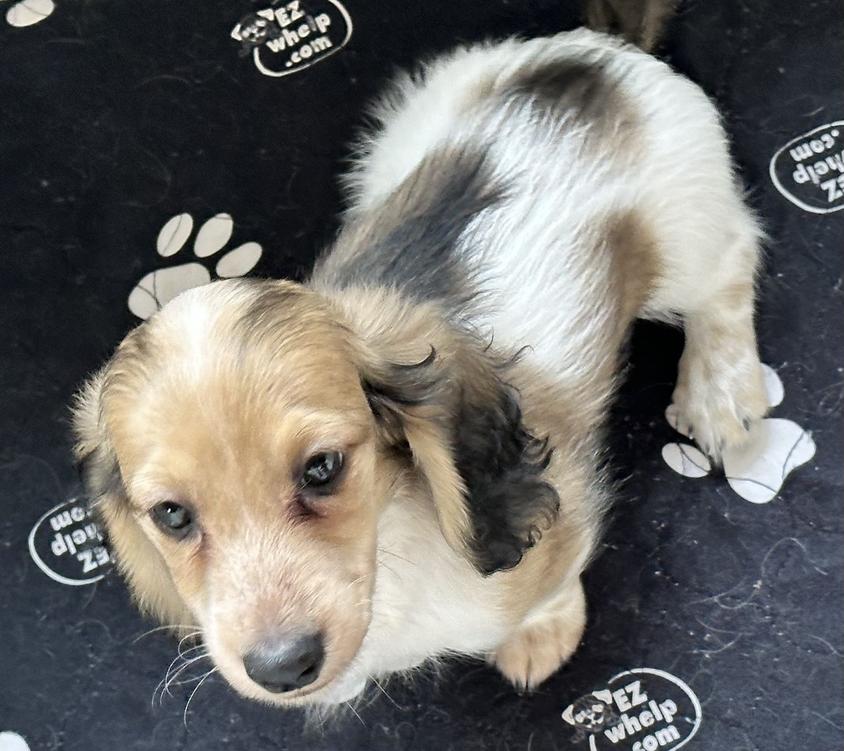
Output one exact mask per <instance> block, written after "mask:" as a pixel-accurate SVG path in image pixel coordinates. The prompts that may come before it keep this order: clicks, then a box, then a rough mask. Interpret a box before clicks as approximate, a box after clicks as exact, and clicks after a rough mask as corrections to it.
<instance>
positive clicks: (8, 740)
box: [0, 730, 29, 751]
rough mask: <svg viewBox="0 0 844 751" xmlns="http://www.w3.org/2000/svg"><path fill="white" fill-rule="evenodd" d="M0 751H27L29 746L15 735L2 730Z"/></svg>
mask: <svg viewBox="0 0 844 751" xmlns="http://www.w3.org/2000/svg"><path fill="white" fill-rule="evenodd" d="M0 751H29V744H28V743H27V742H26V741H25V740H24V739H23V738H22V737H21V736H20V735H18V734H17V733H13V732H11V731H10V730H4V731H3V732H2V733H0Z"/></svg>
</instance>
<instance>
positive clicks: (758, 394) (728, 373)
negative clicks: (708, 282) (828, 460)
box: [670, 247, 768, 460]
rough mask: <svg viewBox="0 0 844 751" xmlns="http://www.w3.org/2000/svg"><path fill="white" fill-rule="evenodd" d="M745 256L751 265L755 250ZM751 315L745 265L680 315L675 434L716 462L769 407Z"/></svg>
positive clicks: (749, 281) (750, 277)
mask: <svg viewBox="0 0 844 751" xmlns="http://www.w3.org/2000/svg"><path fill="white" fill-rule="evenodd" d="M745 253H746V254H750V253H752V254H753V255H752V258H753V259H754V261H755V258H756V253H757V250H756V248H755V247H753V248H750V249H748V250H747V251H745ZM753 265H754V266H755V263H754V264H753ZM741 266H744V264H738V267H739V268H741ZM753 312H754V291H753V272H752V270H751V271H749V272H748V271H747V270H746V267H745V270H743V271H737V272H736V274H735V275H734V277H733V278H731V279H729V280H727V282H726V283H725V284H723V285H721V286H719V288H717V289H716V290H715V291H713V292H712V294H710V295H708V296H707V297H706V299H705V300H704V301H703V304H698V305H697V306H696V307H695V308H694V309H692V310H685V311H683V319H684V328H685V332H686V346H685V349H684V351H683V356H682V357H681V359H680V365H679V370H678V377H677V386H676V388H675V389H674V395H673V397H672V406H671V408H670V410H671V412H673V418H674V419H676V421H677V422H676V426H677V428H678V430H679V431H680V432H682V433H685V434H686V435H688V436H690V437H691V438H694V440H695V441H696V442H697V444H698V445H699V446H700V447H701V449H703V451H705V452H706V453H707V454H709V456H711V457H713V458H714V459H715V460H718V459H719V458H720V456H721V453H722V452H723V450H724V449H725V448H726V447H727V446H734V445H739V444H741V443H742V442H743V441H744V440H745V439H746V437H747V432H748V430H749V429H750V427H751V425H752V424H753V422H754V421H756V420H759V419H760V418H761V417H763V416H764V414H765V412H766V411H767V409H768V402H767V397H766V394H765V385H764V380H763V377H762V366H761V364H760V362H759V354H758V351H757V347H756V333H755V331H754V328H753Z"/></svg>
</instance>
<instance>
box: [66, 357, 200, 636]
mask: <svg viewBox="0 0 844 751" xmlns="http://www.w3.org/2000/svg"><path fill="white" fill-rule="evenodd" d="M107 372H108V366H106V367H105V368H103V369H102V370H101V371H100V372H99V373H97V374H96V375H94V376H93V377H92V378H91V379H90V380H89V381H88V382H87V383H86V384H85V385H84V386H83V388H82V389H81V391H80V392H79V394H78V395H77V397H76V401H75V404H74V406H73V430H74V433H75V436H76V444H75V448H74V453H75V455H76V460H77V462H78V463H79V466H80V471H81V474H82V479H83V482H84V484H85V490H86V493H87V495H88V499H89V503H90V504H91V506H92V509H93V511H94V512H95V515H96V517H97V519H98V520H99V521H100V522H101V523H102V524H103V525H104V527H105V531H106V539H107V543H108V545H109V547H110V549H111V554H112V555H113V556H114V558H115V560H116V562H117V567H118V569H119V570H120V572H121V573H122V574H123V575H124V577H125V578H126V580H127V581H128V583H129V588H130V590H131V592H132V596H133V598H134V600H135V601H136V602H137V603H138V606H139V607H140V609H141V610H142V611H143V612H145V613H148V614H149V615H152V616H153V617H155V618H157V619H158V620H159V621H161V622H162V623H164V624H167V625H170V624H173V625H175V624H191V623H194V622H195V619H194V618H193V616H192V615H191V613H190V611H189V610H188V608H187V606H186V605H185V603H184V601H183V600H182V598H181V597H180V596H179V594H178V592H177V591H176V587H175V585H174V584H173V580H172V578H171V577H170V572H169V571H168V569H167V566H166V565H165V563H164V560H163V559H162V558H161V554H160V553H159V552H158V550H157V549H156V548H155V546H154V545H153V544H152V542H151V541H150V540H149V538H148V537H147V536H146V534H144V532H143V530H142V529H141V526H140V525H139V524H138V522H137V520H136V519H135V517H134V514H133V512H132V509H131V507H130V505H129V502H128V499H127V497H126V491H125V488H124V486H123V480H122V478H121V476H120V468H119V465H118V461H117V456H116V455H115V453H114V449H113V447H112V444H111V440H110V437H109V433H108V428H107V426H106V420H105V415H104V411H103V391H104V389H105V388H106V386H105V384H106V382H107Z"/></svg>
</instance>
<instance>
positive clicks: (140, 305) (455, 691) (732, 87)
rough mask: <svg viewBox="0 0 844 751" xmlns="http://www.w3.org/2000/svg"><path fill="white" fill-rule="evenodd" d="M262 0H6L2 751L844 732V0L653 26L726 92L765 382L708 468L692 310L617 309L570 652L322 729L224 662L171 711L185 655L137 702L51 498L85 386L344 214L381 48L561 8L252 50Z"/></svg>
mask: <svg viewBox="0 0 844 751" xmlns="http://www.w3.org/2000/svg"><path fill="white" fill-rule="evenodd" d="M269 5H270V4H269V3H267V4H266V5H261V4H260V3H252V2H249V1H248V0H225V1H224V0H182V1H180V2H165V1H164V0H144V2H134V3H133V2H128V0H124V1H122V2H108V1H107V0H86V1H85V2H79V1H74V0H55V4H54V3H53V2H52V0H6V2H3V3H1V4H0V253H2V256H0V259H1V260H0V264H2V266H0V269H2V270H0V290H2V298H0V299H2V304H0V330H2V332H3V336H2V339H0V395H1V396H0V399H2V402H0V571H2V577H3V578H2V584H0V750H2V751H12V750H13V749H14V750H15V751H23V750H24V749H26V748H27V746H28V747H29V748H30V749H32V750H33V751H36V750H37V751H41V750H42V749H43V750H45V751H46V750H47V749H63V750H65V751H89V750H91V749H95V750H96V751H111V750H112V749H121V750H125V751H130V750H131V751H141V750H142V749H148V750H150V751H152V750H155V751H159V750H162V751H163V750H166V751H172V750H174V749H179V750H181V749H185V750H188V749H191V750H197V751H198V750H199V749H203V750H207V749H218V748H231V749H249V750H250V751H263V750H265V749H266V750H268V749H291V750H294V749H312V750H314V751H316V750H318V749H366V750H367V751H378V750H380V749H384V750H390V751H393V750H395V749H418V750H420V751H430V749H441V750H442V751H446V750H447V749H455V750H458V749H459V750H461V751H462V750H471V749H520V750H523V749H531V750H533V751H541V750H543V749H563V748H566V749H568V748H573V749H592V750H593V751H595V750H596V749H609V748H612V749H621V750H623V751H628V750H629V751H638V750H639V749H647V750H648V751H655V750H656V749H657V748H668V749H673V748H678V747H680V746H681V745H684V744H686V743H687V744H688V745H687V747H688V748H689V749H707V750H709V749H729V750H730V751H739V750H740V749H741V750H745V751H757V750H758V751H791V750H792V749H811V751H832V749H839V748H841V747H842V735H844V707H843V706H842V697H844V685H843V684H842V650H844V644H843V643H842V627H841V614H842V604H844V603H843V602H842V600H843V599H844V598H843V597H842V587H843V586H844V585H842V521H843V520H844V515H842V492H843V491H844V488H842V485H844V481H842V451H844V447H842V430H841V428H842V424H841V413H842V399H844V375H842V365H844V358H842V350H844V347H842V339H844V335H843V334H842V320H844V301H843V300H842V298H843V297H844V292H842V257H841V251H842V248H844V212H842V211H838V210H839V209H842V208H844V177H842V174H844V162H842V159H844V122H842V121H844V9H842V5H841V3H840V2H839V1H838V0H818V1H817V2H813V3H793V2H788V1H787V0H776V1H774V2H762V1H761V0H746V1H745V2H741V3H736V2H730V1H728V0H721V1H720V2H713V1H709V2H703V1H702V0H701V1H699V2H692V3H686V4H685V5H684V9H683V12H682V13H681V14H680V16H679V17H678V18H677V19H676V21H675V23H674V24H673V26H672V28H671V33H670V35H669V39H668V41H667V44H666V47H665V55H666V56H667V58H668V59H669V60H670V62H671V63H672V64H673V65H674V66H675V67H676V68H677V69H679V70H680V71H682V72H684V73H686V74H687V75H689V76H690V77H691V78H692V79H694V80H695V81H697V82H698V83H700V84H701V85H702V86H703V88H704V89H705V90H706V91H707V92H708V93H709V94H710V95H711V96H712V97H713V98H714V99H715V100H716V101H717V103H718V105H719V107H720V108H721V110H722V111H723V113H724V118H725V123H726V127H727V131H728V132H729V134H730V137H731V139H732V143H733V147H734V153H735V156H736V158H737V161H738V163H739V165H740V168H741V174H742V178H743V180H744V181H745V183H746V184H747V186H748V188H749V191H750V193H749V196H750V198H749V200H750V202H751V204H752V205H753V206H754V208H755V209H756V210H757V212H758V213H759V215H760V217H761V218H762V220H763V222H764V224H765V227H766V228H767V231H768V234H769V236H770V240H769V242H768V244H767V248H768V253H767V259H766V264H765V269H764V273H763V275H762V277H761V279H760V306H759V318H758V329H759V337H760V344H761V351H762V358H763V360H764V361H765V362H766V363H768V364H769V365H770V366H771V371H770V373H769V380H770V391H771V401H772V403H777V406H775V407H774V408H773V410H772V413H771V418H773V420H772V421H771V422H770V423H766V425H765V426H764V428H763V429H762V431H763V432H762V433H761V434H760V436H759V440H760V441H761V442H762V443H765V444H766V446H767V448H765V449H764V451H763V453H762V454H760V456H761V459H759V461H757V462H756V463H755V464H752V466H750V465H748V464H747V463H746V462H745V463H744V464H742V459H741V458H740V457H739V458H737V459H736V462H737V464H736V465H735V467H736V471H735V472H731V471H730V467H729V466H728V467H727V474H728V475H730V476H731V479H729V480H728V479H727V478H726V477H725V476H724V475H722V474H719V473H715V472H708V471H707V469H706V467H705V465H702V464H701V462H700V457H698V456H697V455H696V454H695V452H694V450H693V449H690V448H688V446H687V444H688V441H687V440H686V439H684V438H683V437H682V436H680V435H678V434H676V433H675V432H674V431H673V430H672V429H671V427H670V426H669V425H668V424H667V423H666V420H665V418H664V414H663V413H664V409H665V407H666V405H667V404H668V402H669V398H670V394H671V389H672V383H673V378H674V372H675V367H676V360H677V357H678V355H679V352H680V349H681V346H682V337H681V335H679V334H678V333H677V332H675V331H671V330H669V329H667V328H663V327H658V326H640V327H639V328H637V330H636V332H635V335H634V338H633V346H632V352H631V363H632V365H631V368H630V371H629V374H628V378H627V381H626V383H625V385H624V387H623V389H622V391H621V394H620V398H619V402H618V407H617V409H616V410H615V413H614V415H613V420H612V439H613V440H612V443H613V457H614V458H613V465H614V467H615V472H616V473H617V476H618V478H619V479H622V478H625V479H626V481H625V482H624V484H623V485H622V487H621V489H620V491H619V494H618V500H617V503H616V505H615V508H614V511H613V513H612V516H611V520H610V525H609V529H608V533H607V536H606V539H605V544H604V546H603V549H602V553H601V555H600V557H599V559H598V560H597V561H596V562H595V564H594V565H593V566H592V567H591V569H590V570H589V572H588V574H587V576H586V589H587V596H588V598H589V621H590V623H589V627H588V630H587V632H586V636H585V640H584V642H583V644H582V646H581V648H580V649H579V651H578V652H577V654H576V656H575V657H574V659H573V660H572V662H571V663H570V664H569V665H568V666H567V667H566V668H565V669H563V670H562V671H560V672H559V673H558V674H557V675H556V676H554V678H553V679H551V680H550V681H548V683H546V684H545V685H543V686H542V688H541V690H539V691H538V692H537V693H536V694H534V695H532V696H519V695H517V694H516V693H514V692H513V690H512V689H511V688H510V687H509V686H508V685H507V684H506V683H505V682H504V681H503V680H502V679H501V678H500V677H499V676H498V675H497V674H496V673H495V672H494V671H493V670H491V669H489V668H487V667H485V666H484V665H483V664H481V663H479V662H473V661H463V662H456V663H453V664H449V665H448V666H447V667H446V668H444V669H443V670H441V671H440V673H439V675H438V676H433V675H431V674H424V673H423V674H422V675H420V676H419V678H418V679H417V680H416V681H415V682H414V683H413V684H411V685H403V684H401V683H396V682H393V683H390V684H389V685H388V686H386V691H387V693H389V696H387V695H385V694H384V693H382V692H380V691H378V690H377V689H373V690H372V691H371V692H370V693H369V694H368V696H367V699H366V701H365V702H363V703H362V704H361V705H360V706H358V707H357V708H356V714H353V713H352V712H351V711H343V712H341V713H340V715H339V717H338V718H336V719H335V720H333V721H332V722H331V723H329V724H327V725H325V726H324V727H322V728H320V727H315V728H311V729H308V728H306V727H305V723H304V718H303V717H302V716H301V715H300V714H298V713H296V712H288V713H283V712H279V711H277V710H270V709H267V708H264V707H261V706H259V705H257V704H252V703H248V702H246V701H244V700H242V699H240V698H238V697H237V696H236V695H235V694H234V693H233V692H232V691H231V690H230V689H228V688H227V687H226V685H225V684H224V683H223V682H222V681H221V680H220V679H219V678H218V677H217V676H211V677H210V678H209V679H208V680H207V681H206V682H205V683H204V684H203V685H202V686H201V687H200V689H199V690H198V691H197V693H196V694H195V695H194V696H193V699H192V701H191V704H190V707H189V709H188V710H187V711H185V705H186V702H187V700H188V698H189V696H190V695H191V692H192V690H193V689H194V688H195V687H196V686H197V683H198V681H194V682H193V683H183V684H181V685H175V686H173V688H172V696H171V695H165V696H164V697H163V699H162V700H161V701H159V700H158V697H156V700H155V701H154V702H153V703H152V704H151V701H150V699H151V697H152V696H153V694H154V691H155V689H156V686H157V684H158V683H159V681H160V680H161V678H162V677H163V676H164V673H165V671H166V669H167V667H168V665H169V664H170V662H171V660H172V658H173V657H174V656H175V653H176V644H175V642H174V641H173V640H172V638H170V637H168V636H166V635H164V634H162V633H158V632H154V633H152V634H150V635H148V636H146V637H145V638H143V639H140V640H139V641H136V638H137V637H138V636H139V635H140V634H142V633H143V632H145V631H147V630H148V629H150V628H151V627H152V626H153V625H154V624H150V623H148V622H145V621H144V620H142V619H141V618H140V616H138V615H137V614H136V612H135V610H134V608H133V607H132V606H131V604H130V603H129V600H128V596H127V593H126V590H125V588H124V586H123V584H122V583H121V581H120V580H119V578H118V577H117V576H116V575H115V574H113V573H110V572H109V563H108V560H107V551H106V550H104V549H102V548H101V547H100V546H99V543H98V541H97V540H96V530H95V529H92V528H91V527H90V521H89V520H88V519H86V518H85V516H84V511H83V509H82V507H81V506H80V505H78V504H73V503H70V504H67V505H64V506H62V507H60V508H56V507H57V506H59V505H60V504H65V503H66V502H67V501H68V500H70V499H73V498H74V497H75V495H76V494H77V493H78V490H79V489H78V486H77V484H76V479H75V472H74V470H73V467H72V462H71V459H70V455H69V438H68V420H67V404H68V402H69V400H70V398H71V395H72V394H73V392H74V389H75V388H76V387H78V385H79V384H80V382H81V380H82V378H83V377H84V376H85V375H86V374H87V373H88V372H90V371H91V370H92V369H94V368H95V367H97V366H98V365H99V364H100V363H101V362H102V361H103V360H104V359H105V358H106V357H107V356H108V354H109V353H110V351H111V350H112V348H113V347H114V346H115V345H116V343H117V342H118V341H119V340H120V339H121V338H122V336H123V335H124V334H125V332H126V331H127V330H128V329H129V328H130V327H132V326H133V325H135V324H137V323H138V322H139V321H140V320H141V319H142V318H144V317H146V316H148V315H149V314H150V313H152V312H153V311H154V310H155V309H156V307H157V304H158V303H160V302H162V301H163V300H164V299H165V298H167V297H169V296H171V295H172V294H174V293H175V292H177V291H178V290H179V289H181V288H183V287H185V286H189V285H192V284H199V283H203V282H205V281H208V280H209V279H211V278H214V277H216V276H237V275H240V274H244V273H252V274H259V275H269V276H289V277H294V278H301V277H302V276H303V275H304V274H305V273H306V272H307V270H308V268H309V266H310V264H311V263H312V259H313V258H314V255H315V253H316V252H317V251H318V250H319V249H320V248H321V247H323V246H324V245H325V243H327V242H328V240H329V239H330V238H331V237H332V234H333V233H334V232H335V230H336V228H337V215H338V212H339V211H340V208H341V205H342V200H341V195H340V191H339V189H338V187H337V182H336V176H337V175H338V173H339V172H340V171H341V169H342V165H343V158H344V157H345V156H346V155H347V154H348V148H347V144H348V143H349V141H350V140H351V139H352V137H353V135H354V133H355V131H356V129H357V128H358V127H359V126H360V124H361V122H362V118H363V110H364V107H365V105H366V103H367V102H368V101H369V100H370V98H371V97H372V96H373V95H375V94H376V93H377V92H378V91H379V90H380V89H381V88H382V86H383V84H384V83H385V81H386V80H387V78H388V77H389V75H390V74H391V72H392V71H393V70H394V69H395V68H396V67H397V66H409V65H412V64H413V63H414V62H415V61H417V60H418V59H420V58H423V57H426V56H428V55H431V54H432V53H435V52H437V51H442V50H445V49H448V48H449V47H452V46H453V45H454V44H456V43H458V42H466V41H473V40H478V39H482V38H487V37H501V36H504V35H508V34H513V33H519V34H524V35H539V34H545V33H553V32H555V31H559V30H563V29H567V28H572V27H574V26H576V25H577V24H578V18H577V9H576V5H575V3H560V2H551V1H550V0H535V1H532V2H524V3H511V2H506V0H495V1H490V2H485V3H478V2H471V1H470V0H450V1H449V2H445V1H444V0H431V1H430V2H426V3H407V2H405V3H387V2H375V1H374V0H373V1H371V2H362V1H361V0H344V3H343V5H341V4H340V2H339V0H303V2H302V5H304V6H307V10H308V12H309V13H310V15H311V18H312V19H313V22H312V24H311V25H310V26H309V31H308V32H307V33H302V34H301V35H299V36H297V37H296V38H295V39H294V38H293V37H291V36H289V35H288V36H285V35H284V33H283V28H284V29H288V30H289V29H292V28H293V26H290V25H288V26H285V27H283V28H282V25H281V23H282V21H283V20H284V19H283V17H280V16H278V15H275V16H274V19H275V20H274V21H273V23H274V24H276V29H275V32H274V35H273V36H271V37H270V38H268V39H266V40H265V41H264V43H263V44H261V45H260V46H259V47H257V48H255V49H254V50H253V49H249V48H248V45H246V48H245V49H244V45H243V42H242V41H238V39H237V37H238V36H240V37H243V36H244V33H245V32H244V26H247V27H248V26H249V24H251V23H255V20H256V19H255V16H254V15H252V14H255V13H256V12H257V11H262V10H265V9H266V8H267V7H268V6H269ZM290 6H291V7H290V8H289V9H288V11H286V12H288V14H289V13H292V12H293V11H295V10H296V7H297V4H296V3H291V4H290ZM285 7H286V6H284V5H282V4H277V5H276V6H275V10H279V9H280V8H281V9H284V8H285ZM2 14H5V18H4V17H3V15H2ZM247 16H248V18H246V20H245V21H244V23H243V24H241V25H238V24H239V22H240V21H241V19H243V18H244V17H247ZM259 17H261V16H259ZM291 23H292V21H291ZM300 25H301V24H300ZM242 49H243V51H244V52H245V54H243V55H240V54H239V53H240V52H241V50H242ZM420 127H421V126H420ZM689 179H694V176H693V175H690V176H689ZM209 220H210V222H209ZM766 442H767V443H766ZM758 458H759V457H757V459H758ZM797 465H800V466H797ZM791 468H793V471H792V472H791V473H790V474H788V473H787V470H789V469H791ZM786 474H788V476H787V477H784V476H785V475H786ZM689 475H698V476H697V477H693V476H689ZM781 485H782V487H780V486H781ZM85 582H87V583H85ZM200 664H202V665H204V663H200ZM196 667H197V669H196V670H193V671H192V672H191V671H189V672H188V673H186V674H185V675H186V676H188V675H189V677H190V678H195V677H198V676H201V675H203V674H204V672H205V670H208V669H209V668H207V667H206V668H204V670H203V669H199V666H196ZM630 671H632V672H630ZM592 692H597V693H594V694H593V693H592ZM607 692H609V693H607ZM596 707H597V710H595V711H597V713H598V714H600V713H601V712H605V713H606V714H608V715H612V716H613V717H614V719H612V718H611V719H610V720H607V722H606V723H605V724H604V725H602V726H601V725H597V726H595V727H591V728H590V727H587V726H588V725H589V720H590V717H591V718H592V720H593V721H594V722H595V723H600V722H601V720H602V719H604V720H606V718H602V717H599V716H595V715H594V714H593V715H590V712H593V708H596ZM4 731H5V732H4ZM593 731H594V732H593ZM637 744H638V745H637Z"/></svg>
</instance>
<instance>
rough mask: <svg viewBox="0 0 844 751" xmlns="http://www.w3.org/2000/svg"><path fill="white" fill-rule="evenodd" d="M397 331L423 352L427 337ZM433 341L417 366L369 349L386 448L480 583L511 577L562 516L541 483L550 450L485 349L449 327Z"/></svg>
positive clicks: (366, 377)
mask: <svg viewBox="0 0 844 751" xmlns="http://www.w3.org/2000/svg"><path fill="white" fill-rule="evenodd" d="M391 321H392V323H393V332H399V333H397V336H398V339H399V341H401V342H403V343H404V344H403V346H402V350H403V351H405V352H406V351H407V342H412V341H414V340H415V342H416V347H417V349H418V347H419V341H420V340H419V338H418V334H419V333H420V331H419V328H420V327H419V326H418V325H413V324H411V325H409V326H407V327H405V326H403V325H402V323H403V321H402V318H401V316H400V315H399V316H396V317H394V318H391ZM417 324H418V322H417ZM428 333H429V335H430V339H428V346H429V347H430V350H429V353H428V355H427V357H425V358H424V359H419V358H417V361H416V362H415V363H414V362H413V361H412V360H411V361H409V362H408V361H407V359H405V361H404V362H401V361H397V360H396V358H395V350H393V351H392V352H391V351H390V350H391V349H392V348H391V346H390V339H389V337H388V338H387V339H386V340H385V341H384V342H381V346H380V347H379V343H378V341H377V340H373V339H370V340H369V346H370V348H371V351H372V352H374V353H375V354H373V355H372V356H371V358H370V359H369V362H368V363H367V364H366V365H365V366H364V369H363V375H362V382H363V387H364V391H365V393H366V395H367V398H368V400H369V403H370V406H371V407H372V410H373V412H374V414H375V416H376V418H377V419H378V421H379V423H380V424H381V426H382V430H383V432H384V435H385V436H386V438H387V440H388V441H390V442H391V443H392V444H393V445H394V446H396V447H397V448H405V450H408V451H409V453H410V454H411V455H412V457H413V461H414V463H415V464H416V466H417V467H418V469H419V470H420V472H421V474H422V475H423V476H424V477H425V478H426V480H427V482H428V485H429V487H430V489H431V495H432V497H433V500H434V503H435V505H436V509H437V514H438V517H439V522H440V526H441V528H442V530H443V534H444V536H445V538H446V540H447V541H448V542H449V544H450V545H451V546H452V547H453V548H455V549H456V550H458V551H460V552H463V553H465V554H466V555H467V556H468V557H469V558H470V559H471V560H472V562H473V563H474V565H475V566H476V568H477V569H478V570H479V571H480V572H482V573H483V574H487V575H488V574H493V573H495V572H496V571H503V570H506V569H510V568H513V567H514V566H516V565H517V564H518V563H519V561H521V559H522V556H523V555H524V553H525V551H526V550H528V549H529V548H531V547H532V546H533V545H535V544H536V543H537V542H538V540H539V538H540V536H541V534H542V531H543V530H544V529H546V528H547V527H548V526H549V525H550V524H551V523H552V521H553V520H554V519H555V518H556V515H557V513H558V510H559V497H558V495H557V492H556V491H555V490H554V488H553V487H552V486H551V485H550V484H549V483H548V482H546V481H545V480H544V479H543V472H544V470H545V469H546V467H547V466H548V463H549V462H550V459H551V451H552V450H551V448H549V446H548V445H547V441H542V440H539V439H538V438H536V437H535V436H534V435H532V434H531V433H530V431H529V430H528V429H527V428H526V427H525V425H524V422H523V420H522V412H521V409H520V407H519V403H518V395H517V393H516V391H515V390H514V389H513V388H512V387H510V386H509V385H508V384H507V383H506V382H505V381H504V380H502V377H501V373H502V363H498V362H496V361H495V359H494V358H493V357H492V356H491V355H490V353H489V348H488V347H485V346H484V345H483V343H482V342H480V341H479V340H478V339H477V338H476V337H473V336H471V335H468V334H464V333H462V332H458V331H456V330H454V329H451V328H450V327H448V328H445V327H443V326H439V327H431V328H430V329H429V331H428ZM414 334H415V335H416V336H414Z"/></svg>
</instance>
